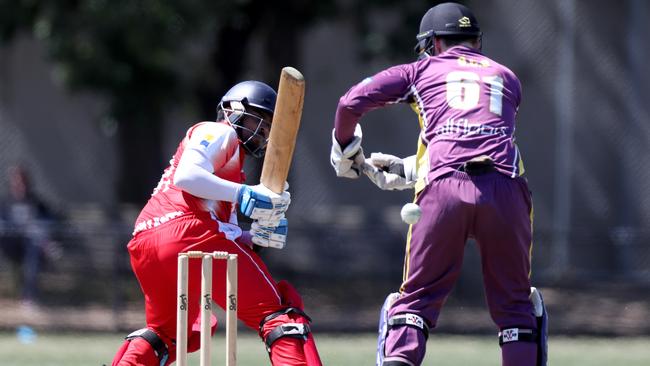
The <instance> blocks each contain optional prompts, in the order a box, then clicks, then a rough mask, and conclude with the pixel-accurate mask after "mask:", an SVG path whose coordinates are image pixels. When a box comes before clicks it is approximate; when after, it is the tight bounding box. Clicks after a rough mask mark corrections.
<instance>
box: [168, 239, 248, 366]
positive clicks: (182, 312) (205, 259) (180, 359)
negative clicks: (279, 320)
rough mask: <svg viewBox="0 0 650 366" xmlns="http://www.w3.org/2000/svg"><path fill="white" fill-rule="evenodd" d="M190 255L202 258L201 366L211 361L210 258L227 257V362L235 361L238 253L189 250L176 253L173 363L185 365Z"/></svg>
mask: <svg viewBox="0 0 650 366" xmlns="http://www.w3.org/2000/svg"><path fill="white" fill-rule="evenodd" d="M190 258H201V260H202V269H201V310H200V311H201V349H200V356H199V357H200V366H209V365H210V340H211V331H210V315H211V313H212V261H213V260H214V259H224V260H226V266H227V269H226V309H225V310H226V366H236V365H237V254H230V253H227V252H212V253H209V252H201V251H188V252H186V253H179V254H178V292H177V298H176V301H177V316H176V364H177V365H178V366H187V328H188V325H187V312H188V294H187V292H188V277H189V274H188V273H189V271H188V270H189V260H190Z"/></svg>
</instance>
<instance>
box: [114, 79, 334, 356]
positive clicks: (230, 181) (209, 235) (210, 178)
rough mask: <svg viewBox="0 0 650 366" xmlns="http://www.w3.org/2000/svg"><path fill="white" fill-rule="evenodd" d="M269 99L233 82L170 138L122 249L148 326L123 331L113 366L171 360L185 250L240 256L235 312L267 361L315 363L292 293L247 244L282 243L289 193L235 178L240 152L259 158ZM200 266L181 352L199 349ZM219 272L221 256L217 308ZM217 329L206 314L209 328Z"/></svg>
mask: <svg viewBox="0 0 650 366" xmlns="http://www.w3.org/2000/svg"><path fill="white" fill-rule="evenodd" d="M276 97H277V95H276V92H275V91H274V90H273V89H272V88H271V87H269V86H268V85H266V84H264V83H261V82H258V81H245V82H242V83H239V84H237V85H235V86H233V87H232V88H231V89H230V90H229V91H228V92H227V93H226V95H224V96H223V98H222V99H221V102H220V103H219V107H218V115H217V121H216V122H200V123H198V124H196V125H194V126H192V127H191V128H190V129H189V130H188V131H187V133H186V135H185V137H184V138H183V140H182V141H181V142H180V144H179V145H178V149H177V150H176V153H175V154H174V156H173V157H172V159H171V160H170V162H169V167H168V168H167V169H165V171H164V173H163V175H162V178H161V179H160V182H159V183H158V186H157V187H156V188H155V189H154V191H153V193H152V195H151V198H150V199H149V202H147V204H146V205H145V207H144V208H143V209H142V211H141V212H140V215H139V216H138V218H137V220H136V223H135V229H134V231H133V238H132V239H131V241H130V242H129V244H128V246H127V247H128V250H129V254H130V257H131V265H132V267H133V271H134V272H135V275H136V277H137V278H138V281H139V282H140V286H141V288H142V292H143V293H144V298H145V315H146V322H147V326H146V328H143V329H140V330H138V331H135V332H133V333H131V334H130V335H129V336H127V337H126V341H125V342H124V344H123V345H122V347H121V348H120V349H119V350H118V352H117V354H116V355H115V358H114V360H113V365H114V366H116V365H120V366H125V365H147V366H165V365H169V364H171V363H172V362H173V361H174V360H175V359H176V347H175V344H176V340H175V337H176V289H177V285H176V281H177V263H178V261H177V258H178V253H180V252H187V251H190V250H196V251H203V252H213V251H225V252H228V253H231V254H237V255H238V279H239V280H238V290H239V294H238V295H239V296H238V304H237V305H238V309H237V310H238V312H237V315H238V317H239V319H240V320H241V321H242V322H243V323H244V324H246V325H247V326H248V327H250V328H252V329H255V330H257V331H258V332H259V335H260V337H261V338H262V340H263V342H264V344H265V345H266V348H267V351H268V352H269V358H270V361H271V364H273V365H282V366H285V365H308V366H312V365H316V366H318V365H321V362H320V358H319V356H318V352H317V350H316V345H315V343H314V339H313V337H312V334H311V331H310V327H309V322H310V319H309V317H308V316H307V315H306V314H305V312H304V309H303V302H302V299H301V298H300V295H298V293H297V292H296V290H295V289H294V288H293V287H292V286H291V285H290V284H289V283H287V282H285V281H281V282H279V283H276V282H275V280H274V279H273V278H272V277H271V275H270V274H269V271H268V270H267V268H266V266H265V265H264V263H263V262H262V260H261V259H260V257H259V256H258V255H257V254H256V253H255V252H254V251H253V245H258V246H262V247H270V248H276V249H282V248H283V247H284V245H285V241H286V235H287V220H286V219H285V217H284V213H285V211H286V210H287V208H288V206H289V202H290V195H289V192H287V191H284V192H282V194H276V193H273V192H272V191H271V190H269V189H267V188H266V187H264V186H263V185H262V184H258V185H255V186H249V185H245V184H243V183H242V182H244V171H243V164H244V156H245V155H246V154H248V155H250V156H253V157H257V158H259V157H262V156H263V155H264V152H265V149H266V144H267V141H268V137H269V131H270V128H271V121H272V117H273V111H274V109H275V101H276ZM237 211H239V212H240V213H241V214H243V215H244V216H247V217H250V218H251V219H253V224H252V226H251V230H250V231H242V229H241V228H240V227H239V225H238V223H237ZM200 271H201V267H200V261H191V262H190V269H189V278H190V283H189V288H188V298H189V299H190V300H191V299H195V300H194V301H193V302H190V303H189V309H188V323H189V324H188V343H187V348H188V352H194V351H196V350H198V349H199V346H200V329H201V328H200V323H199V322H200V316H199V299H200V293H201V281H200V278H201V277H200ZM225 278H226V263H225V261H215V262H214V271H213V279H212V286H213V295H214V296H213V299H214V300H216V302H217V303H218V305H219V306H220V307H221V308H224V307H225V305H226V304H225V291H226V289H225V287H226V281H225ZM192 279H194V280H192ZM220 294H221V295H220ZM216 326H217V324H216V318H215V317H214V316H213V317H212V332H214V330H215V329H216Z"/></svg>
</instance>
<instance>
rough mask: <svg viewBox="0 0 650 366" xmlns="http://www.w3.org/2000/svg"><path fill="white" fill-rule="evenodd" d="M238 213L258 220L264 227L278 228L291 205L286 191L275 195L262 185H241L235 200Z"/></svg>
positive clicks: (289, 195) (289, 196)
mask: <svg viewBox="0 0 650 366" xmlns="http://www.w3.org/2000/svg"><path fill="white" fill-rule="evenodd" d="M237 203H238V204H239V211H240V212H241V213H242V214H243V215H244V216H246V217H250V218H251V219H254V220H258V221H259V222H260V224H263V225H266V226H278V225H279V224H280V220H281V219H282V218H283V217H284V213H285V212H286V211H287V209H288V208H289V203H291V194H290V193H289V192H287V191H284V192H282V194H277V193H275V192H273V191H271V190H270V189H268V188H266V187H265V186H264V185H263V184H258V185H256V186H249V185H245V184H244V185H242V187H241V189H240V190H239V195H238V198H237Z"/></svg>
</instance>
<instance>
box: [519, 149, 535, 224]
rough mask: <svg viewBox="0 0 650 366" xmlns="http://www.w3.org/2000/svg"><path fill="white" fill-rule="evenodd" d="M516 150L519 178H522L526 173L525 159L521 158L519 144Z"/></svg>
mask: <svg viewBox="0 0 650 366" xmlns="http://www.w3.org/2000/svg"><path fill="white" fill-rule="evenodd" d="M515 149H517V155H518V156H519V161H518V162H517V167H518V169H517V170H518V171H519V176H522V175H524V172H526V169H524V159H523V158H522V157H521V152H520V151H519V147H518V146H517V144H515ZM531 210H532V209H531ZM531 215H532V212H531Z"/></svg>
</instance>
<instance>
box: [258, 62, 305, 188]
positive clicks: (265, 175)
mask: <svg viewBox="0 0 650 366" xmlns="http://www.w3.org/2000/svg"><path fill="white" fill-rule="evenodd" d="M304 97H305V79H304V77H303V76H302V74H301V73H300V71H298V70H296V69H294V68H293V67H285V68H283V69H282V73H281V74H280V84H279V86H278V97H277V100H276V102H275V111H274V113H273V122H272V124H271V134H270V136H269V143H268V145H267V147H266V155H265V157H264V165H263V166H262V175H261V178H260V181H261V182H262V184H264V185H265V186H266V187H268V188H269V189H270V190H272V191H273V192H276V193H282V191H284V182H285V181H286V180H287V176H288V175H289V167H290V166H291V159H292V157H293V150H294V148H295V146H296V136H297V135H298V128H299V127H300V118H301V116H302V105H303V101H304Z"/></svg>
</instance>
